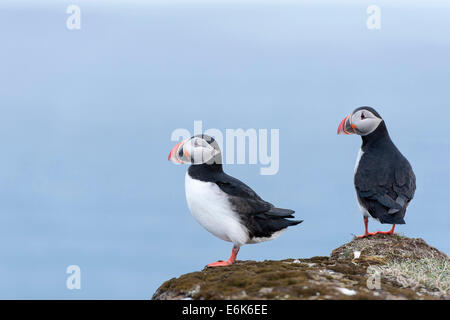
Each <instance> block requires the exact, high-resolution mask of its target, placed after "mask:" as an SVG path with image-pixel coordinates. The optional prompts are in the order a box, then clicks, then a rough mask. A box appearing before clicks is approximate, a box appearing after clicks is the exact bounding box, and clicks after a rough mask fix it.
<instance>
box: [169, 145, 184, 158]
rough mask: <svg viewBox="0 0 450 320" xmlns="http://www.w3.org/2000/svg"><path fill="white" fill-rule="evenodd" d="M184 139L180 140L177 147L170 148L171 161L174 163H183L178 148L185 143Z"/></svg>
mask: <svg viewBox="0 0 450 320" xmlns="http://www.w3.org/2000/svg"><path fill="white" fill-rule="evenodd" d="M183 143H184V141H181V142H178V143H177V145H176V146H175V147H173V148H172V150H170V153H169V158H168V160H169V161H172V162H174V163H183V161H181V160H180V158H178V149H179V147H180V145H181V144H183Z"/></svg>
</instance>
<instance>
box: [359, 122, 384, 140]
mask: <svg viewBox="0 0 450 320" xmlns="http://www.w3.org/2000/svg"><path fill="white" fill-rule="evenodd" d="M381 121H382V120H381V119H379V118H367V119H364V120H361V121H359V123H360V124H359V125H357V130H358V131H360V132H361V135H362V136H366V135H368V134H371V133H372V132H374V131H375V129H376V128H378V125H379V124H380V122H381Z"/></svg>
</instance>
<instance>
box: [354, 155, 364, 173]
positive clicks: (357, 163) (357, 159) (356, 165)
mask: <svg viewBox="0 0 450 320" xmlns="http://www.w3.org/2000/svg"><path fill="white" fill-rule="evenodd" d="M363 154H364V152H363V151H362V149H359V152H358V156H357V157H356V163H355V169H354V174H356V171H358V167H359V162H360V161H361V157H362V156H363Z"/></svg>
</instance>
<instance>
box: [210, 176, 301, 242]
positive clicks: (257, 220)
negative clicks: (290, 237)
mask: <svg viewBox="0 0 450 320" xmlns="http://www.w3.org/2000/svg"><path fill="white" fill-rule="evenodd" d="M214 182H215V183H216V184H217V186H218V187H219V188H220V189H221V190H222V191H223V192H225V193H226V194H227V195H228V198H229V200H230V203H231V205H232V207H233V209H234V210H235V211H236V212H237V213H238V214H239V216H240V218H241V219H242V221H243V222H244V223H245V225H246V226H247V228H248V229H249V232H250V237H251V238H252V237H257V238H259V237H270V236H271V235H272V234H273V233H274V232H276V231H279V230H282V229H285V228H287V227H289V226H293V225H296V224H299V223H301V222H302V221H294V220H287V219H286V218H293V217H294V216H293V214H294V212H295V211H294V210H290V209H281V208H276V207H275V206H274V205H273V204H271V203H269V202H267V201H264V200H263V199H261V197H260V196H258V195H257V194H256V192H255V191H253V190H252V189H251V188H250V187H249V186H247V185H246V184H245V183H243V182H241V181H239V180H238V179H236V178H233V177H231V176H229V175H227V174H225V173H223V174H221V175H220V177H216V179H215V181H214Z"/></svg>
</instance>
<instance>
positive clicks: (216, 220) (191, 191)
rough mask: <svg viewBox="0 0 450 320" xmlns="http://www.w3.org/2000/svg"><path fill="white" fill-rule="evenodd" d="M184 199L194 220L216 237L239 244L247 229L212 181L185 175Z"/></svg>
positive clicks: (244, 238)
mask: <svg viewBox="0 0 450 320" xmlns="http://www.w3.org/2000/svg"><path fill="white" fill-rule="evenodd" d="M185 188H186V190H185V191H186V201H187V205H188V207H189V210H190V211H191V213H192V215H193V216H194V218H195V220H197V222H198V223H199V224H200V225H201V226H203V227H204V228H205V229H206V230H208V231H209V232H211V233H212V234H214V235H215V236H216V237H218V238H220V239H222V240H225V241H230V242H233V243H234V244H235V245H238V246H241V245H243V244H244V243H246V242H247V241H248V231H247V229H246V228H245V227H244V226H243V225H242V224H241V221H240V219H239V216H238V215H237V214H236V213H235V212H234V211H233V210H232V209H231V206H230V203H229V201H228V199H227V197H226V194H225V193H224V192H223V191H222V190H220V188H219V187H218V186H217V185H216V184H215V183H212V182H204V181H200V180H196V179H192V178H191V177H190V176H189V174H188V173H186V177H185Z"/></svg>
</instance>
